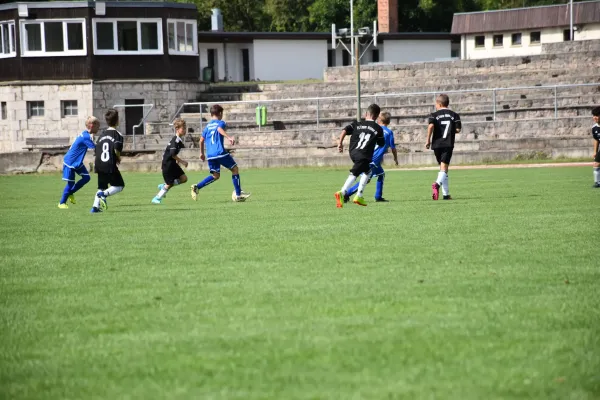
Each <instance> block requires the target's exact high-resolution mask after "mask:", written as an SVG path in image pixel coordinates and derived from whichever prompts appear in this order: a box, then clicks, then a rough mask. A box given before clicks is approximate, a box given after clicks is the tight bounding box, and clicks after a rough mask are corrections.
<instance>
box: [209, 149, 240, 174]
mask: <svg viewBox="0 0 600 400" xmlns="http://www.w3.org/2000/svg"><path fill="white" fill-rule="evenodd" d="M221 165H222V166H224V167H225V168H227V169H232V168H233V167H235V166H236V165H237V163H236V162H235V160H234V159H233V157H231V154H226V155H224V156H223V157H219V158H213V159H210V160H208V168H209V170H210V172H216V173H218V174H220V173H221Z"/></svg>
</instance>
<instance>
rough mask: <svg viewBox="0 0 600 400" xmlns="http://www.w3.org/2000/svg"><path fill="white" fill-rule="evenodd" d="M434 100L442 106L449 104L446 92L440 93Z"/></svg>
mask: <svg viewBox="0 0 600 400" xmlns="http://www.w3.org/2000/svg"><path fill="white" fill-rule="evenodd" d="M435 101H436V103H439V104H441V105H442V106H444V107H448V106H449V105H450V97H448V95H447V94H440V95H439V96H438V97H437V99H435Z"/></svg>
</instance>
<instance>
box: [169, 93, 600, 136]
mask: <svg viewBox="0 0 600 400" xmlns="http://www.w3.org/2000/svg"><path fill="white" fill-rule="evenodd" d="M591 86H600V83H581V84H563V85H547V86H541V85H540V86H515V87H508V88H490V89H463V90H446V91H441V90H440V91H427V92H404V93H385V94H363V95H362V96H361V97H362V99H363V100H365V99H372V100H371V101H372V102H374V103H377V102H378V100H379V99H388V98H402V97H416V96H423V97H428V96H431V97H432V103H431V104H432V108H433V107H434V106H433V104H435V98H436V96H437V95H438V94H440V93H446V94H449V95H452V94H470V93H484V94H488V95H490V96H491V103H492V109H491V110H489V111H490V112H491V114H492V121H496V119H497V115H498V113H499V111H498V107H497V105H498V94H499V93H501V92H508V91H517V90H534V91H537V90H551V91H553V95H554V119H557V118H558V108H559V107H558V100H559V96H558V92H559V90H562V89H572V88H577V87H591ZM355 99H356V96H355V95H347V96H330V97H301V98H291V99H266V100H242V101H215V102H189V103H183V104H182V105H181V106H180V107H179V108H178V109H177V111H176V112H175V114H174V116H173V117H172V118H171V120H170V121H169V125H170V126H172V125H173V121H174V120H175V118H177V117H178V116H179V115H181V114H182V113H184V112H182V111H183V110H184V108H185V107H198V109H199V112H198V114H200V116H199V120H200V129H202V127H203V115H204V114H207V116H209V115H208V113H207V112H205V111H203V108H207V109H208V108H209V107H210V105H212V104H220V105H244V104H246V105H247V104H251V105H256V106H257V107H260V106H261V105H273V104H277V103H305V104H306V103H312V104H315V105H316V109H315V110H311V111H309V110H306V111H305V114H309V113H311V112H312V113H316V115H315V117H314V118H313V119H311V120H313V121H315V123H316V127H317V129H318V128H319V126H320V124H321V123H322V117H321V111H323V110H324V108H323V105H324V104H325V103H326V102H330V101H343V100H355ZM454 103H456V101H454ZM419 106H426V104H419ZM590 106H591V105H590ZM395 107H401V106H400V105H398V106H395ZM382 108H385V107H382ZM457 111H459V112H460V109H458V110H457ZM512 111H515V110H512ZM518 111H526V109H520V110H518ZM481 112H482V113H484V112H485V110H484V111H481ZM191 113H193V114H196V112H191ZM350 118H352V117H350ZM543 118H546V117H543ZM278 121H279V120H278ZM294 121H299V119H296V120H294V119H290V120H282V121H281V122H294ZM232 122H235V121H232ZM478 122H479V121H478ZM480 122H489V121H480ZM250 125H251V126H258V130H259V131H260V130H261V125H259V124H250Z"/></svg>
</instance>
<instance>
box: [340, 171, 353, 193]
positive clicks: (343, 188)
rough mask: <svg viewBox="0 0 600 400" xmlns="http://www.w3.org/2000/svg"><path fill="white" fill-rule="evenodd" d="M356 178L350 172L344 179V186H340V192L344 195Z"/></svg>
mask: <svg viewBox="0 0 600 400" xmlns="http://www.w3.org/2000/svg"><path fill="white" fill-rule="evenodd" d="M355 180H356V177H355V176H354V175H352V174H350V175H349V176H348V179H346V183H344V186H342V194H343V195H346V193H348V189H350V188H351V187H352V185H354V181H355Z"/></svg>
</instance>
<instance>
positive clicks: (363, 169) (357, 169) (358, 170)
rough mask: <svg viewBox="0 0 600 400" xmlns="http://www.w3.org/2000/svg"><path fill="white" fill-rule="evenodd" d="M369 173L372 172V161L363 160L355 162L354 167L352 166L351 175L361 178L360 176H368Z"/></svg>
mask: <svg viewBox="0 0 600 400" xmlns="http://www.w3.org/2000/svg"><path fill="white" fill-rule="evenodd" d="M352 161H354V160H352ZM369 171H371V160H369V159H362V160H356V161H354V165H353V166H352V169H351V170H350V173H351V174H352V175H354V176H359V175H360V174H366V173H367V172H369Z"/></svg>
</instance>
